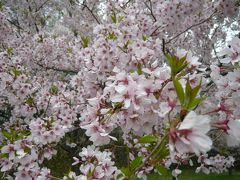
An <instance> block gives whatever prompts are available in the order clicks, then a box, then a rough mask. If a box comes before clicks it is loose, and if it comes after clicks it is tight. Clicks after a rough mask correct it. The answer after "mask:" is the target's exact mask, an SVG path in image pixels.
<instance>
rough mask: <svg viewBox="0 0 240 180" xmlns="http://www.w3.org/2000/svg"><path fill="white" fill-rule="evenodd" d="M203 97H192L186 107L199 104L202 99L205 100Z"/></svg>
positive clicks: (190, 107) (189, 107)
mask: <svg viewBox="0 0 240 180" xmlns="http://www.w3.org/2000/svg"><path fill="white" fill-rule="evenodd" d="M205 99H206V98H205V97H201V98H195V99H193V100H192V101H191V102H190V103H189V104H188V107H187V108H188V109H192V108H194V107H195V106H197V105H198V104H200V103H201V102H202V101H203V100H205Z"/></svg>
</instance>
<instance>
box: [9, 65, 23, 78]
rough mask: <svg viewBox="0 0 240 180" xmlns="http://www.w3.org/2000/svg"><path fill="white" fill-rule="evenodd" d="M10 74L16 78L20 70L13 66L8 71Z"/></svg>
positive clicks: (20, 72)
mask: <svg viewBox="0 0 240 180" xmlns="http://www.w3.org/2000/svg"><path fill="white" fill-rule="evenodd" d="M10 74H11V75H13V76H14V78H17V77H18V76H20V75H21V74H22V71H21V70H20V69H18V68H17V67H13V68H12V69H11V71H10Z"/></svg>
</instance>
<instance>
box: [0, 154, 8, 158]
mask: <svg viewBox="0 0 240 180" xmlns="http://www.w3.org/2000/svg"><path fill="white" fill-rule="evenodd" d="M8 157H9V155H8V153H2V154H0V158H8Z"/></svg>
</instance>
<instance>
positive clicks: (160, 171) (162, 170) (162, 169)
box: [156, 164, 168, 175]
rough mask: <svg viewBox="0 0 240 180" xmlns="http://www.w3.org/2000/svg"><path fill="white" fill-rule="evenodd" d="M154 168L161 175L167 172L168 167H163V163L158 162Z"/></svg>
mask: <svg viewBox="0 0 240 180" xmlns="http://www.w3.org/2000/svg"><path fill="white" fill-rule="evenodd" d="M156 169H157V171H158V172H159V173H160V174H161V175H166V174H167V173H168V169H167V168H166V167H164V166H163V165H160V164H158V165H157V166H156Z"/></svg>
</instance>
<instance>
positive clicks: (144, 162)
mask: <svg viewBox="0 0 240 180" xmlns="http://www.w3.org/2000/svg"><path fill="white" fill-rule="evenodd" d="M166 137H167V135H165V136H164V137H163V138H162V139H161V141H158V143H157V144H156V146H155V147H154V149H153V150H152V152H151V153H150V154H149V155H148V156H147V157H146V159H144V161H143V163H142V164H141V165H140V166H139V167H138V168H137V169H136V170H135V172H137V171H139V170H140V169H141V168H142V167H144V166H145V164H146V163H147V161H148V160H149V159H150V158H151V157H152V156H153V154H154V153H155V151H156V150H157V149H158V148H159V147H160V146H161V145H162V143H163V142H164V140H165V139H166Z"/></svg>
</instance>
